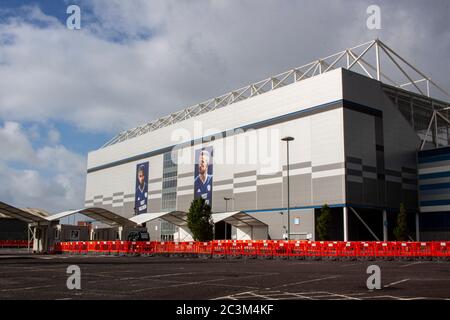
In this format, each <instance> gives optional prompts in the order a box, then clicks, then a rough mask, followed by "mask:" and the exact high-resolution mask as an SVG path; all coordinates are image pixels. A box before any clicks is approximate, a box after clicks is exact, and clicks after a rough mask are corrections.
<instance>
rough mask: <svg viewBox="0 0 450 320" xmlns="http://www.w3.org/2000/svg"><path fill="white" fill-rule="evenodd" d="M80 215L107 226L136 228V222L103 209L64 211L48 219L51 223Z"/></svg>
mask: <svg viewBox="0 0 450 320" xmlns="http://www.w3.org/2000/svg"><path fill="white" fill-rule="evenodd" d="M76 213H80V214H82V215H85V216H87V217H89V218H91V219H93V220H96V221H100V222H103V223H106V224H109V225H110V226H114V227H115V226H122V227H125V226H135V225H136V222H134V221H132V220H130V219H127V218H125V217H123V216H121V215H118V214H117V213H114V212H112V211H109V210H106V209H103V208H97V207H92V208H85V209H79V210H71V211H64V212H60V213H57V214H55V215H52V216H50V217H48V218H47V220H49V221H54V220H60V219H61V218H64V217H67V216H70V215H73V214H76Z"/></svg>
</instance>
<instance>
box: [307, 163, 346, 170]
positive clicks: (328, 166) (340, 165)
mask: <svg viewBox="0 0 450 320" xmlns="http://www.w3.org/2000/svg"><path fill="white" fill-rule="evenodd" d="M342 168H345V163H344V162H339V163H332V164H325V165H322V166H316V167H312V171H313V172H318V171H325V170H333V169H342Z"/></svg>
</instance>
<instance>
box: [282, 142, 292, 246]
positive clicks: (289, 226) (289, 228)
mask: <svg viewBox="0 0 450 320" xmlns="http://www.w3.org/2000/svg"><path fill="white" fill-rule="evenodd" d="M293 140H294V138H293V137H289V136H288V137H284V138H282V139H281V141H286V146H287V150H286V151H287V214H288V224H287V225H288V240H291V208H290V205H291V203H290V200H291V195H290V184H289V142H290V141H293Z"/></svg>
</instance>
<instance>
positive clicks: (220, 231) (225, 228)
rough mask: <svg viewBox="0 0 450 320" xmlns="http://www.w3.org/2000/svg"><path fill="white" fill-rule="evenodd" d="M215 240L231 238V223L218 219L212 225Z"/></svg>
mask: <svg viewBox="0 0 450 320" xmlns="http://www.w3.org/2000/svg"><path fill="white" fill-rule="evenodd" d="M214 228H215V234H214V239H215V240H231V224H229V223H226V222H225V221H219V222H217V223H216V224H215V225H214Z"/></svg>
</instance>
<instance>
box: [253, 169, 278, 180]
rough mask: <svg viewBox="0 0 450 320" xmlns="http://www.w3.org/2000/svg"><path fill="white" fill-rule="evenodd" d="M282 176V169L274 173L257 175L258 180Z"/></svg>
mask: <svg viewBox="0 0 450 320" xmlns="http://www.w3.org/2000/svg"><path fill="white" fill-rule="evenodd" d="M281 176H282V172H281V171H280V172H277V173H274V174H260V175H257V176H256V178H257V179H258V180H264V179H271V178H281Z"/></svg>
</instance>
